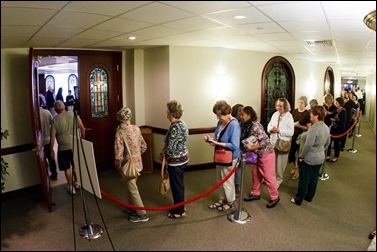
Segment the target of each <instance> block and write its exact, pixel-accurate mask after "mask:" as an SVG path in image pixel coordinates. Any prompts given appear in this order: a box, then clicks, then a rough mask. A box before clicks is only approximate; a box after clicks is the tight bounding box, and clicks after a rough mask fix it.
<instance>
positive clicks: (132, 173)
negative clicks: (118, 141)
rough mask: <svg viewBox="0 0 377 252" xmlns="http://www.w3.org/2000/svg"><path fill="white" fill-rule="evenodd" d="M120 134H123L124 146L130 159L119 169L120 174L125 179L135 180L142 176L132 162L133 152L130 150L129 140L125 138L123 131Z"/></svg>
mask: <svg viewBox="0 0 377 252" xmlns="http://www.w3.org/2000/svg"><path fill="white" fill-rule="evenodd" d="M120 132H121V133H122V137H123V141H124V144H125V145H126V148H127V151H128V155H129V158H128V160H127V162H126V163H125V164H124V165H123V166H121V167H120V168H119V173H120V176H121V177H122V178H123V179H134V178H136V177H138V176H140V172H139V171H138V170H137V167H136V165H135V163H134V162H133V160H132V155H131V151H130V148H129V146H128V144H127V140H126V138H125V135H124V133H123V130H120Z"/></svg>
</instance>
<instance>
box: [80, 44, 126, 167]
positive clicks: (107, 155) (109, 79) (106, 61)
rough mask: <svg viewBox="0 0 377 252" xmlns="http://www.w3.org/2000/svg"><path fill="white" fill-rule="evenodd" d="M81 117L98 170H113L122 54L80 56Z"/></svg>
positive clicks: (94, 53) (90, 53) (107, 53)
mask: <svg viewBox="0 0 377 252" xmlns="http://www.w3.org/2000/svg"><path fill="white" fill-rule="evenodd" d="M78 64H79V86H80V90H79V95H80V105H79V106H80V109H79V111H80V114H79V116H80V117H81V119H82V121H83V124H84V126H85V128H87V131H86V136H85V139H86V140H88V141H91V142H93V149H94V156H95V161H96V167H97V171H103V170H108V169H115V167H114V136H115V130H116V127H117V126H118V125H119V122H118V120H117V119H116V113H117V112H118V111H119V110H120V109H121V108H122V104H123V103H122V88H121V72H120V69H121V52H98V51H94V52H86V53H84V54H80V55H79V62H78Z"/></svg>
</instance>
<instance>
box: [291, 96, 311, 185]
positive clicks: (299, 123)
mask: <svg viewBox="0 0 377 252" xmlns="http://www.w3.org/2000/svg"><path fill="white" fill-rule="evenodd" d="M307 105H308V99H307V98H306V96H300V97H299V98H298V99H297V108H295V109H294V110H293V111H292V117H293V121H294V122H295V124H294V133H293V136H292V139H291V150H290V151H289V155H288V163H293V169H292V171H291V174H293V176H292V178H291V179H292V180H296V179H298V178H299V170H298V156H297V152H298V149H299V145H298V144H297V143H296V140H297V138H298V136H299V135H300V134H301V133H303V132H304V131H307V130H308V129H309V127H310V125H311V123H310V112H309V111H308V110H307V109H306V106H307Z"/></svg>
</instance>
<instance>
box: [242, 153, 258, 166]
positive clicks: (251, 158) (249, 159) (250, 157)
mask: <svg viewBox="0 0 377 252" xmlns="http://www.w3.org/2000/svg"><path fill="white" fill-rule="evenodd" d="M245 154H246V156H245V163H246V164H256V163H257V161H258V154H257V153H256V152H255V151H248V152H246V153H245Z"/></svg>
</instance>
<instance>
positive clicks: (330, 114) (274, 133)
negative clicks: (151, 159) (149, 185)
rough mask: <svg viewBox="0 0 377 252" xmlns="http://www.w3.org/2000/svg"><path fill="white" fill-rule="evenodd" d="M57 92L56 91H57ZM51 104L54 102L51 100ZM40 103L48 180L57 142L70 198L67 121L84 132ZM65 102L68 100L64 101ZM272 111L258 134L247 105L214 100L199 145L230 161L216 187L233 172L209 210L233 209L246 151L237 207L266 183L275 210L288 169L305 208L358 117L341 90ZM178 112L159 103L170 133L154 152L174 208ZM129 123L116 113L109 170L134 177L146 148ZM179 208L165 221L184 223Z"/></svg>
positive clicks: (184, 136) (59, 104) (60, 109)
mask: <svg viewBox="0 0 377 252" xmlns="http://www.w3.org/2000/svg"><path fill="white" fill-rule="evenodd" d="M61 92H62V90H59V91H58V93H61ZM60 96H61V95H60ZM69 96H71V94H70V93H69ZM58 97H59V96H58V95H57V96H56V98H57V99H58ZM43 98H45V99H43ZM43 98H42V97H41V99H40V108H41V109H40V111H41V117H40V118H41V124H42V129H43V135H44V141H43V144H44V146H45V148H44V151H45V155H46V157H47V160H48V164H49V168H50V172H51V175H50V178H51V179H54V180H56V179H57V171H56V164H55V159H54V158H55V153H54V149H53V148H52V147H53V146H54V144H55V141H57V143H58V153H57V160H58V166H59V170H61V171H64V173H65V176H66V179H67V184H68V186H67V191H68V192H69V193H71V194H75V193H76V190H77V189H79V185H78V184H77V178H76V176H75V172H74V164H73V155H72V150H71V144H70V135H71V134H73V131H74V118H77V126H78V128H79V129H80V132H81V137H82V138H85V127H84V125H83V123H82V121H81V119H80V117H79V116H77V117H75V114H74V113H73V112H72V111H67V110H66V104H65V103H64V102H63V101H62V100H61V99H62V98H60V100H56V101H55V100H52V99H54V98H53V93H52V90H51V89H50V88H49V89H48V91H47V93H46V96H45V97H43ZM51 98H52V99H51ZM71 98H72V97H68V96H67V101H69V99H71ZM308 104H309V105H310V108H309V109H308V108H307V106H308ZM275 105H276V111H275V112H274V113H273V114H272V116H271V119H270V121H269V122H268V125H267V127H266V129H265V128H264V127H263V125H262V124H261V123H260V122H259V121H258V116H257V113H256V112H255V110H254V108H252V107H251V106H244V105H242V104H236V105H234V106H233V107H232V106H231V105H230V104H228V103H227V102H226V101H225V100H219V101H217V102H216V103H215V104H214V106H213V108H212V111H213V113H214V114H215V115H216V117H217V124H216V128H215V132H214V134H213V136H210V135H208V134H206V135H205V136H204V141H205V142H206V143H208V144H209V145H211V146H213V147H214V148H216V147H222V148H225V149H227V150H230V151H231V152H232V160H233V161H232V162H231V164H227V165H219V164H216V171H215V178H216V182H220V181H222V180H224V178H225V177H226V176H228V174H229V173H230V172H231V171H232V169H233V168H235V169H236V171H235V172H234V174H232V176H230V177H229V178H228V179H227V180H225V181H223V183H222V185H221V187H219V190H218V200H217V201H215V202H213V203H212V204H210V205H209V209H215V210H218V211H228V210H231V209H233V208H234V207H235V201H236V198H237V197H240V186H241V184H240V180H241V171H240V167H235V166H236V164H237V163H238V160H239V158H240V157H241V156H242V155H241V154H242V153H246V152H255V153H256V154H257V157H258V158H257V161H256V163H255V164H253V167H252V169H251V176H250V179H251V181H252V183H251V184H252V187H251V188H250V191H249V193H248V195H247V196H246V197H244V198H243V200H244V201H255V200H259V199H261V191H262V185H263V184H265V185H266V186H267V189H268V193H269V199H268V202H267V204H266V207H267V208H274V207H275V206H276V205H277V204H278V203H279V201H280V197H279V191H278V189H279V187H280V185H281V184H282V183H283V178H284V173H285V170H286V167H287V166H288V165H289V164H290V163H293V169H292V171H291V174H292V177H291V179H292V180H298V181H299V182H298V189H297V194H296V195H295V196H294V197H292V198H291V200H290V201H291V202H292V203H294V204H296V205H301V204H302V202H303V200H306V201H308V202H311V201H312V200H313V198H314V196H315V192H316V187H317V182H318V179H319V175H320V168H321V166H322V164H323V162H324V161H325V160H326V161H330V162H336V161H337V160H338V159H339V156H340V152H341V151H343V150H344V145H345V142H346V139H347V132H350V133H349V134H348V135H351V134H352V132H351V131H350V129H351V128H352V127H353V126H354V122H355V121H357V120H359V116H360V104H359V99H358V98H357V96H356V95H355V93H354V92H352V91H351V92H350V91H348V90H343V92H342V97H337V98H336V99H335V102H334V99H333V97H332V95H331V94H329V93H328V94H326V95H325V96H324V97H323V105H318V102H317V100H315V99H312V100H311V101H310V102H309V103H308V101H307V97H305V96H300V97H299V98H298V100H297V108H295V109H293V110H291V105H290V103H289V101H288V100H287V99H285V98H278V99H277V100H276V103H275ZM51 106H52V108H53V110H54V112H55V113H56V115H55V116H54V115H53V114H52V113H50V112H51V109H52V108H51ZM49 111H50V112H49ZM183 111H184V110H183V106H182V104H181V103H180V102H178V101H176V100H172V101H169V102H168V103H167V104H166V118H167V119H168V121H169V122H170V126H169V129H168V131H167V133H166V135H165V138H164V146H163V149H162V150H161V153H160V161H162V159H163V158H165V159H166V162H167V165H168V166H167V167H168V168H167V169H168V173H169V179H170V185H171V193H172V196H173V202H174V204H179V203H181V202H184V198H185V197H184V191H185V186H184V172H185V169H186V167H187V164H188V162H189V152H188V147H187V141H188V135H189V134H188V127H187V125H186V123H185V122H184V121H183V120H182V116H183ZM291 111H292V113H291ZM131 118H132V111H131V110H130V108H122V109H121V110H120V111H119V112H118V113H117V119H118V121H119V123H120V124H119V126H118V128H117V130H116V132H115V141H114V153H115V166H116V167H117V168H120V167H121V166H123V165H124V164H125V163H126V161H127V160H129V159H133V161H134V162H135V163H136V164H137V167H138V170H139V171H141V170H142V169H143V164H142V159H141V156H142V154H143V153H144V152H145V151H146V149H147V145H146V143H145V140H144V139H143V137H142V134H141V131H140V128H139V127H138V126H137V125H132V124H131ZM251 136H253V137H254V138H255V139H256V141H255V143H254V144H253V145H247V146H245V145H244V141H243V140H245V139H247V138H249V137H251ZM277 141H285V142H290V148H289V150H288V151H284V152H283V151H279V150H277V149H276V148H275V145H276V143H277ZM127 146H129V147H128V148H129V150H127ZM332 149H334V156H333V158H331V152H332ZM126 184H127V188H128V199H129V202H130V203H131V204H133V205H136V206H141V207H143V202H142V199H141V197H140V193H139V190H138V187H137V177H136V178H133V179H129V180H127V183H126ZM185 209H186V208H185V206H184V205H180V206H179V207H176V208H173V209H171V210H170V211H169V213H168V215H167V217H168V218H172V219H176V218H183V217H186V212H185ZM125 211H126V212H127V213H129V214H130V216H129V220H130V221H132V222H141V221H148V220H149V217H148V215H147V212H146V211H145V210H134V209H129V208H126V209H125Z"/></svg>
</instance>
